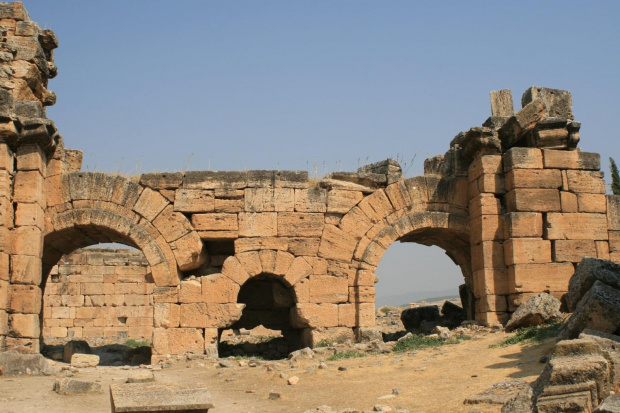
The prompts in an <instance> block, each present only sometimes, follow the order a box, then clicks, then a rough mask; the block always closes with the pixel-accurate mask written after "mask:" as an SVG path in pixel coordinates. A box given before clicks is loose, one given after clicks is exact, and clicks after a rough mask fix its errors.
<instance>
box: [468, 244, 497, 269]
mask: <svg viewBox="0 0 620 413" xmlns="http://www.w3.org/2000/svg"><path fill="white" fill-rule="evenodd" d="M471 266H472V270H473V271H478V270H481V269H483V268H502V267H504V249H503V247H502V243H501V242H498V241H483V242H481V243H479V244H474V245H472V247H471Z"/></svg>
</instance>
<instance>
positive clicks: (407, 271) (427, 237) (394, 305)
mask: <svg viewBox="0 0 620 413" xmlns="http://www.w3.org/2000/svg"><path fill="white" fill-rule="evenodd" d="M397 241H399V242H395V243H393V244H392V245H390V246H389V247H388V249H387V250H386V251H385V253H384V254H383V256H382V258H381V260H380V261H379V265H378V266H377V269H376V271H375V273H376V274H377V276H378V277H377V278H378V280H377V281H378V283H377V284H376V286H375V291H376V292H375V296H376V307H377V308H378V309H379V310H380V311H379V312H378V317H379V318H378V320H377V324H378V326H379V327H381V328H382V330H383V331H384V333H387V335H388V338H389V337H390V336H392V338H398V337H399V333H400V332H402V328H403V324H401V322H400V320H399V319H400V316H401V311H404V310H405V309H407V308H415V307H418V308H419V307H427V306H429V307H434V306H437V309H436V310H434V311H432V315H429V316H428V320H425V321H428V323H426V324H423V325H422V326H421V327H420V326H419V325H418V324H417V321H416V323H414V324H415V325H416V328H417V327H420V329H421V331H423V330H425V329H426V330H429V327H431V328H432V326H433V324H436V325H443V326H447V327H455V326H456V325H458V324H460V322H461V321H463V320H465V319H473V318H474V299H473V278H472V272H471V261H470V260H471V258H470V246H469V234H468V233H467V232H466V231H464V230H459V229H454V228H433V227H422V228H418V229H416V230H413V231H411V232H409V233H407V234H405V235H404V236H401V237H400V238H398V239H397ZM446 256H447V257H446ZM459 307H460V308H462V310H461V309H460V308H459ZM435 317H436V318H435ZM404 327H405V328H409V329H411V327H410V326H408V325H405V326H404ZM423 332H429V331H423Z"/></svg>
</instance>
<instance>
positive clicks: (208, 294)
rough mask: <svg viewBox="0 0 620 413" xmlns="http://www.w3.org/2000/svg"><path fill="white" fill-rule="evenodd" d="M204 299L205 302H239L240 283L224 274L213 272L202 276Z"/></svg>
mask: <svg viewBox="0 0 620 413" xmlns="http://www.w3.org/2000/svg"><path fill="white" fill-rule="evenodd" d="M201 282H202V301H203V302H205V303H221V304H225V303H234V302H237V295H238V294H239V290H240V286H239V284H237V283H235V282H234V281H232V280H231V279H230V278H228V277H225V276H223V275H222V274H211V275H208V276H205V277H201Z"/></svg>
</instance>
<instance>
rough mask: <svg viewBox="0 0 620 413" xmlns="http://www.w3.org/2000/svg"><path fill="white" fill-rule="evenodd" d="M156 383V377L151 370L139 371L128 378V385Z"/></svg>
mask: <svg viewBox="0 0 620 413" xmlns="http://www.w3.org/2000/svg"><path fill="white" fill-rule="evenodd" d="M154 381H155V375H154V374H153V372H152V371H150V370H139V371H135V372H133V373H131V374H130V375H129V377H127V383H151V382H154Z"/></svg>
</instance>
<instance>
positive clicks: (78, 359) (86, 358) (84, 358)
mask: <svg viewBox="0 0 620 413" xmlns="http://www.w3.org/2000/svg"><path fill="white" fill-rule="evenodd" d="M71 365H72V366H73V367H96V366H98V365H99V356H98V355H96V354H79V353H76V354H74V355H73V356H71Z"/></svg>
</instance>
